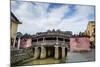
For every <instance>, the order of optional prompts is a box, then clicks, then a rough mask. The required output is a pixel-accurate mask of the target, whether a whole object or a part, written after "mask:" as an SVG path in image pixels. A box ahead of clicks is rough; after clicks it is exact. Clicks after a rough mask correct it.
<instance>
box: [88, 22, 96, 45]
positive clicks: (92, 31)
mask: <svg viewBox="0 0 100 67" xmlns="http://www.w3.org/2000/svg"><path fill="white" fill-rule="evenodd" d="M86 34H87V35H88V36H90V41H91V43H92V44H93V45H94V44H95V21H89V23H88V25H87V29H86Z"/></svg>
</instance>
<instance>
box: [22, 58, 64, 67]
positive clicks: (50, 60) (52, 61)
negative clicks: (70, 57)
mask: <svg viewBox="0 0 100 67" xmlns="http://www.w3.org/2000/svg"><path fill="white" fill-rule="evenodd" d="M64 62H65V59H59V60H56V59H54V58H46V59H37V60H32V61H30V62H27V63H24V64H23V65H39V64H58V63H64Z"/></svg>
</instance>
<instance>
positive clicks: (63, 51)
mask: <svg viewBox="0 0 100 67" xmlns="http://www.w3.org/2000/svg"><path fill="white" fill-rule="evenodd" d="M62 58H65V47H62Z"/></svg>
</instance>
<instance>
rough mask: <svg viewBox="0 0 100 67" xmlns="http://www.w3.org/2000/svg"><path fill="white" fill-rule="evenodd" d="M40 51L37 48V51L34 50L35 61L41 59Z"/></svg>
mask: <svg viewBox="0 0 100 67" xmlns="http://www.w3.org/2000/svg"><path fill="white" fill-rule="evenodd" d="M39 53H40V52H39V49H38V47H35V50H34V59H37V58H38V57H39Z"/></svg>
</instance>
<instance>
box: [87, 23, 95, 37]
mask: <svg viewBox="0 0 100 67" xmlns="http://www.w3.org/2000/svg"><path fill="white" fill-rule="evenodd" d="M94 28H95V23H89V24H88V27H87V35H89V36H92V34H94Z"/></svg>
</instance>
